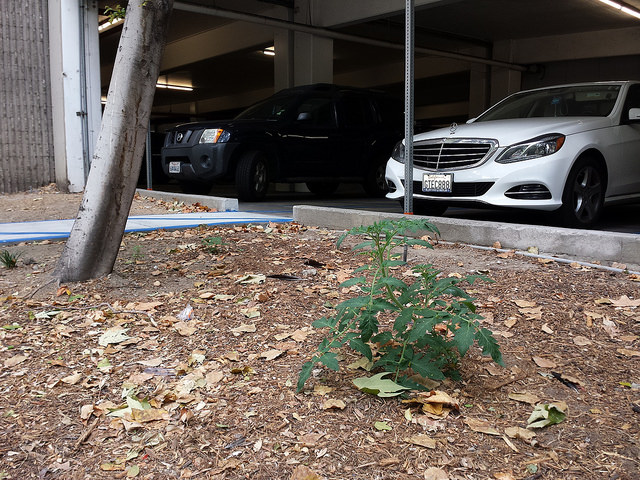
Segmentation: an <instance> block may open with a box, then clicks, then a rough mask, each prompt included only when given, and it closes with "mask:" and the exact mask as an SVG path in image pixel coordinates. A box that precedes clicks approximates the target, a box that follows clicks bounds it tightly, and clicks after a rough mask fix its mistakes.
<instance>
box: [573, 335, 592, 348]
mask: <svg viewBox="0 0 640 480" xmlns="http://www.w3.org/2000/svg"><path fill="white" fill-rule="evenodd" d="M573 343H575V344H576V345H578V346H579V347H584V346H585V345H591V344H592V343H593V342H592V341H591V340H589V339H588V338H587V337H583V336H582V335H578V336H576V337H574V338H573Z"/></svg>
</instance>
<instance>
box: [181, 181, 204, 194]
mask: <svg viewBox="0 0 640 480" xmlns="http://www.w3.org/2000/svg"><path fill="white" fill-rule="evenodd" d="M180 189H181V190H182V191H183V192H184V193H187V194H190V195H191V194H192V195H208V194H209V192H210V191H211V185H209V184H208V183H194V182H180Z"/></svg>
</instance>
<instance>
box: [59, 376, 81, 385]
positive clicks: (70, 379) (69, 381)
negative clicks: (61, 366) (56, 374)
mask: <svg viewBox="0 0 640 480" xmlns="http://www.w3.org/2000/svg"><path fill="white" fill-rule="evenodd" d="M83 378H84V375H82V373H76V374H74V375H69V376H67V377H64V378H61V379H60V381H61V382H62V383H66V384H67V385H76V384H77V383H78V382H80V380H82V379H83Z"/></svg>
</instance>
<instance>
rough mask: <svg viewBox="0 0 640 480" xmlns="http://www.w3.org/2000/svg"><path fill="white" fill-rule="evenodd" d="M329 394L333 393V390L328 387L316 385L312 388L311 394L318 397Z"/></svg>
mask: <svg viewBox="0 0 640 480" xmlns="http://www.w3.org/2000/svg"><path fill="white" fill-rule="evenodd" d="M331 392H333V388H331V387H328V386H326V385H316V386H314V387H313V394H314V395H320V396H321V397H323V396H325V395H326V394H328V393H331Z"/></svg>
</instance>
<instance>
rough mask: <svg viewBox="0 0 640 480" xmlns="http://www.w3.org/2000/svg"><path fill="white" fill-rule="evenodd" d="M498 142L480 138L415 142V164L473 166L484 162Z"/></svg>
mask: <svg viewBox="0 0 640 480" xmlns="http://www.w3.org/2000/svg"><path fill="white" fill-rule="evenodd" d="M497 146H498V142H497V141H496V140H487V139H479V138H460V139H458V138H455V139H451V138H437V139H434V140H421V141H417V142H415V143H414V144H413V165H414V166H415V167H416V168H422V169H425V170H453V169H460V168H471V167H475V166H476V165H480V164H481V163H483V162H484V161H485V160H486V159H487V158H489V155H490V154H492V153H493V152H494V150H495V149H496V147H497Z"/></svg>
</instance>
